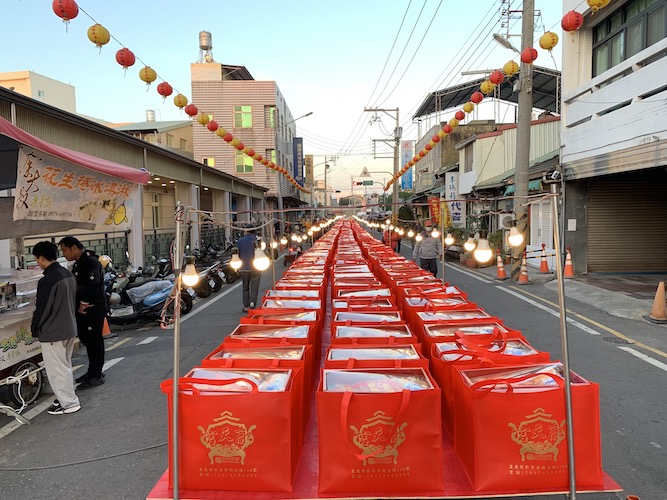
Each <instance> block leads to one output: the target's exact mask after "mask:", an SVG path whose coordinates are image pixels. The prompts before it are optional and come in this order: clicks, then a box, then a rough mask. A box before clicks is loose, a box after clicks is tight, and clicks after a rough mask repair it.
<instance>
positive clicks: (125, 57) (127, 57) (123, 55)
mask: <svg viewBox="0 0 667 500" xmlns="http://www.w3.org/2000/svg"><path fill="white" fill-rule="evenodd" d="M136 61H137V58H136V57H134V53H133V52H132V51H131V50H130V49H126V48H124V47H123V48H122V49H120V50H119V51H118V52H116V62H117V63H118V64H120V65H121V66H122V67H123V69H125V70H126V69H127V68H129V67H130V66H132V65H133V64H134V63H135V62H136Z"/></svg>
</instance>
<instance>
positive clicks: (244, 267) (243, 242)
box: [236, 228, 262, 312]
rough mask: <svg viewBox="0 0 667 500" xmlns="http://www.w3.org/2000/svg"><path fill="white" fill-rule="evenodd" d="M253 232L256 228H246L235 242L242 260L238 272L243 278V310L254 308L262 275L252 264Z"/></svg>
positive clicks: (253, 253) (254, 238)
mask: <svg viewBox="0 0 667 500" xmlns="http://www.w3.org/2000/svg"><path fill="white" fill-rule="evenodd" d="M255 232H256V229H254V228H253V229H248V230H246V234H245V236H242V237H241V238H239V241H238V242H237V244H236V246H237V247H238V249H239V259H241V262H242V264H241V269H239V274H240V275H241V279H242V280H243V312H248V310H250V309H254V308H255V305H256V304H257V296H258V294H259V280H260V278H261V276H262V275H261V273H260V272H259V271H258V270H257V269H255V268H254V267H253V265H252V261H253V260H254V258H255V245H256V244H257V237H256V236H255Z"/></svg>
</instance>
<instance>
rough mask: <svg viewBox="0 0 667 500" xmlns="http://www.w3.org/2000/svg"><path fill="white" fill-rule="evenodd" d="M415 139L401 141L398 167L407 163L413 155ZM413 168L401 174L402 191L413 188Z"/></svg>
mask: <svg viewBox="0 0 667 500" xmlns="http://www.w3.org/2000/svg"><path fill="white" fill-rule="evenodd" d="M414 150H415V141H401V162H400V163H399V168H401V167H402V166H403V165H405V164H406V163H408V162H409V161H410V160H411V159H412V157H413V156H414ZM412 176H413V169H409V170H408V171H407V172H405V173H404V174H403V175H402V176H401V189H402V190H404V191H407V190H411V189H413V183H412Z"/></svg>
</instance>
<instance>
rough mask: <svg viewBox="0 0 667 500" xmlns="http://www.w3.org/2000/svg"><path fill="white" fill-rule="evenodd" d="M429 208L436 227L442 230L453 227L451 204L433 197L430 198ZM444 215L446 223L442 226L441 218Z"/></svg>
mask: <svg viewBox="0 0 667 500" xmlns="http://www.w3.org/2000/svg"><path fill="white" fill-rule="evenodd" d="M428 206H429V210H430V212H431V221H432V222H433V224H434V225H436V226H440V227H442V228H447V227H451V226H452V214H451V212H450V211H449V204H448V203H447V200H446V199H444V198H440V197H439V196H436V195H431V196H429V197H428ZM443 213H444V223H443V224H442V225H441V224H440V222H441V221H440V217H441V215H443Z"/></svg>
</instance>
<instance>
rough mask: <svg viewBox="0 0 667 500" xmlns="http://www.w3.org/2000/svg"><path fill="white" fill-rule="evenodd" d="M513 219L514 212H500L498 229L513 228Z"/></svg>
mask: <svg viewBox="0 0 667 500" xmlns="http://www.w3.org/2000/svg"><path fill="white" fill-rule="evenodd" d="M513 220H514V215H512V214H498V229H507V230H509V229H511V228H512V221H513Z"/></svg>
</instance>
